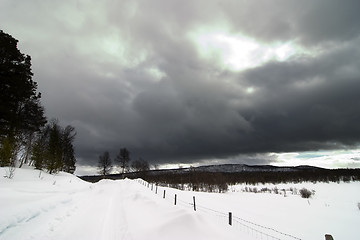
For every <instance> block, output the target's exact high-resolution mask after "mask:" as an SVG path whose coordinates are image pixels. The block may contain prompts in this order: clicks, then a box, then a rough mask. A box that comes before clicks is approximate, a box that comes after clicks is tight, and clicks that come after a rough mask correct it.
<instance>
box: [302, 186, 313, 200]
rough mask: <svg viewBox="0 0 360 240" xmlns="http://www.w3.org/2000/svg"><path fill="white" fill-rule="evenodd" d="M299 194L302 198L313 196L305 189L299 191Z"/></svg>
mask: <svg viewBox="0 0 360 240" xmlns="http://www.w3.org/2000/svg"><path fill="white" fill-rule="evenodd" d="M299 192H300V195H301V197H302V198H310V197H311V195H312V194H313V193H312V192H311V191H310V190H308V189H306V188H303V189H301V190H300V191H299Z"/></svg>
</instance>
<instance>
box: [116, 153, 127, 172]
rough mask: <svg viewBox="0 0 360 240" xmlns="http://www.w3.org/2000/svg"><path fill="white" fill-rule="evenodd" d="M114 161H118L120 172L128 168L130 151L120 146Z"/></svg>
mask: <svg viewBox="0 0 360 240" xmlns="http://www.w3.org/2000/svg"><path fill="white" fill-rule="evenodd" d="M116 161H118V162H120V167H121V173H122V174H124V173H125V170H128V169H129V162H130V152H129V150H127V149H126V148H121V149H120V152H119V154H118V155H117V156H116Z"/></svg>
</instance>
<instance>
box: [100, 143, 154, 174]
mask: <svg viewBox="0 0 360 240" xmlns="http://www.w3.org/2000/svg"><path fill="white" fill-rule="evenodd" d="M114 160H115V162H116V163H118V164H119V167H120V169H121V174H122V175H124V173H126V172H129V171H130V170H132V171H134V172H145V171H149V170H150V167H149V163H148V161H146V160H144V159H142V158H139V159H138V160H135V161H133V162H132V164H131V165H130V160H131V159H130V151H129V150H128V149H127V148H121V149H120V151H119V153H118V154H117V155H116V157H115V159H114ZM112 168H113V163H112V160H111V158H110V154H109V152H108V151H105V152H104V153H103V154H101V155H100V156H99V161H98V173H99V174H100V175H102V176H106V175H109V174H110V172H111V170H112Z"/></svg>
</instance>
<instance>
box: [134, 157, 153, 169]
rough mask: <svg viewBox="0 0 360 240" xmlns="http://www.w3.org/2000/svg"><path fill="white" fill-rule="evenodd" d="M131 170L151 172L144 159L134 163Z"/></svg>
mask: <svg viewBox="0 0 360 240" xmlns="http://www.w3.org/2000/svg"><path fill="white" fill-rule="evenodd" d="M131 168H132V169H133V170H134V171H136V172H145V171H149V170H150V167H149V163H148V162H147V161H146V160H144V159H142V158H139V160H136V161H133V163H132V164H131Z"/></svg>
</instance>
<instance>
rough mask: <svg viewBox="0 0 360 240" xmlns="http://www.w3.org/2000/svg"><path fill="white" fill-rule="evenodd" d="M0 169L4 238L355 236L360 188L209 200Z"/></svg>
mask: <svg viewBox="0 0 360 240" xmlns="http://www.w3.org/2000/svg"><path fill="white" fill-rule="evenodd" d="M5 170H6V169H5V168H0V174H1V177H0V208H1V210H0V239H4V240H5V239H17V240H21V239H24V240H25V239H37V240H42V239H44V240H48V239H55V240H57V239H67V240H68V239H86V240H91V239H96V240H112V239H116V240H118V239H134V240H135V239H147V240H148V239H156V240H158V239H243V240H244V239H245V240H246V239H275V238H274V237H276V238H279V239H295V238H294V237H296V238H300V239H308V240H312V239H314V240H315V239H324V234H325V233H331V234H332V235H333V236H334V239H335V240H337V239H339V240H340V239H347V240H356V239H358V237H359V231H358V226H360V209H359V208H358V203H359V202H360V191H359V189H360V183H359V182H352V183H340V184H337V183H330V184H326V183H322V184H312V183H304V184H288V185H277V187H278V188H279V189H281V188H285V189H288V188H290V187H293V188H295V187H296V188H297V189H301V188H302V187H304V186H305V187H307V188H308V189H311V190H315V191H316V193H315V196H314V197H313V198H312V199H310V200H307V199H303V198H301V197H300V196H298V195H290V194H288V195H287V196H286V197H284V196H283V195H280V194H270V193H261V194H260V193H257V194H255V193H248V192H243V191H241V190H242V189H244V187H246V186H245V185H237V186H232V187H231V191H229V192H228V193H226V194H215V193H199V192H190V191H179V190H176V189H171V188H160V187H158V188H156V187H155V186H153V185H148V184H146V183H145V185H143V184H142V183H144V182H143V181H141V180H128V179H126V180H117V181H112V180H102V181H100V182H98V183H95V184H92V183H87V182H84V181H82V180H80V179H79V178H77V177H75V176H73V175H70V174H66V173H59V174H57V175H49V174H46V173H44V172H40V171H35V170H32V169H16V172H15V177H14V178H13V179H7V178H3V177H2V176H4V175H5ZM247 187H249V186H247ZM261 187H263V186H257V188H259V189H260V188H261ZM266 187H269V188H273V187H275V186H273V185H267V186H266ZM164 190H165V191H166V192H165V199H164V198H163V196H164V195H163V194H164ZM175 194H176V196H177V205H176V206H175V205H174V200H175V199H174V198H175ZM193 197H195V199H196V211H194V206H193ZM229 212H232V214H233V225H232V226H230V225H229V224H228V213H229ZM277 231H279V232H281V233H279V232H277ZM285 234H289V235H291V236H287V235H285Z"/></svg>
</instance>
